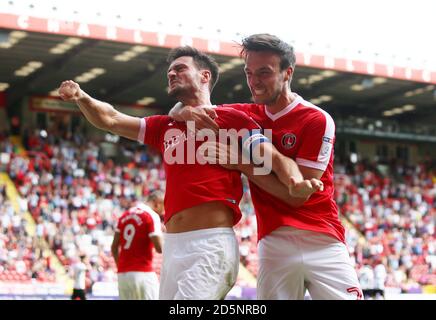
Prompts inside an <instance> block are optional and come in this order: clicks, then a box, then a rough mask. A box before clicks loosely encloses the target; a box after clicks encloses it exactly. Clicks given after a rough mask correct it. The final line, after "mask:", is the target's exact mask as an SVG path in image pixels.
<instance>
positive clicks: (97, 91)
mask: <svg viewBox="0 0 436 320" xmlns="http://www.w3.org/2000/svg"><path fill="white" fill-rule="evenodd" d="M434 12H436V4H435V3H434V2H432V1H425V0H415V1H406V0H404V1H403V0H400V1H395V2H390V1H385V2H381V1H357V0H356V1H347V2H345V1H338V0H333V1H328V2H327V1H315V0H305V1H286V2H285V1H278V0H269V1H268V2H265V1H254V0H252V1H250V3H249V4H248V3H245V1H244V2H242V1H241V2H237V1H228V0H222V1H220V2H219V3H218V2H216V3H215V2H205V1H203V2H198V1H193V0H185V1H183V2H181V1H169V0H160V1H158V2H155V1H153V2H151V1H147V2H141V1H133V0H123V1H122V2H120V1H83V0H75V1H73V2H71V3H70V2H66V1H60V0H58V1H55V0H46V1H35V0H33V1H31V0H30V1H27V0H9V1H8V0H2V1H1V2H0V299H26V298H28V299H68V298H69V296H70V294H71V291H72V266H73V265H74V264H75V263H76V262H77V261H78V259H79V255H81V254H85V255H86V256H87V264H88V266H89V271H88V272H87V277H86V279H87V282H86V283H87V290H88V296H89V298H91V299H116V298H117V296H118V292H117V283H116V280H117V277H116V266H115V263H114V261H113V258H112V256H111V254H110V244H111V241H112V237H113V233H114V225H115V223H116V220H117V218H118V217H119V215H120V214H121V213H122V212H123V211H124V210H125V209H126V208H127V207H128V206H130V204H131V203H132V201H134V200H136V199H144V198H145V197H146V196H147V195H148V193H149V192H150V191H151V190H155V189H162V190H164V189H165V173H164V171H163V168H162V162H161V158H160V156H158V155H157V154H155V153H153V151H152V150H149V149H148V148H147V147H146V146H140V145H138V144H137V143H133V142H130V141H127V140H125V139H123V138H120V137H118V136H114V135H111V134H107V133H104V132H101V131H99V130H97V129H95V128H94V127H92V126H91V125H89V124H88V122H87V121H86V119H85V118H84V117H82V115H81V113H80V112H79V110H78V108H77V107H76V106H75V105H72V104H70V103H66V102H63V101H62V100H60V99H59V98H58V95H57V88H58V87H59V85H60V83H61V82H62V81H63V80H67V79H72V80H75V81H76V82H78V83H79V84H80V86H81V87H82V89H84V90H85V91H86V92H88V93H89V94H90V95H92V96H94V97H96V98H98V99H101V100H104V101H107V102H109V103H111V104H113V105H114V106H115V107H116V108H117V109H118V110H120V111H122V112H125V113H128V114H131V115H135V116H141V117H142V116H147V115H152V114H166V113H167V112H168V110H169V109H170V108H171V107H172V106H173V105H174V103H175V101H173V100H171V99H170V98H168V96H167V94H166V86H167V83H166V70H167V64H166V62H165V59H166V55H167V54H168V52H169V50H170V49H171V48H173V47H177V46H180V45H192V46H194V47H196V48H198V49H200V50H203V51H206V52H208V53H210V54H211V55H213V56H214V57H215V58H216V60H217V61H218V63H219V65H220V72H221V76H220V81H219V83H218V84H217V86H216V88H215V90H214V92H213V94H212V103H216V104H220V103H231V102H250V101H251V95H250V91H249V89H248V87H247V86H246V83H245V76H244V73H243V60H241V59H240V58H239V49H238V45H237V44H238V43H240V42H241V40H242V39H243V38H244V37H245V36H248V35H250V34H253V33H265V32H268V33H272V34H275V35H277V36H279V37H281V38H282V39H284V40H286V41H288V42H289V43H290V44H292V45H293V46H294V48H295V50H296V54H297V67H296V70H295V73H294V77H293V83H292V90H293V91H295V92H296V93H298V94H300V95H301V96H303V97H304V98H305V99H306V100H308V101H311V102H312V103H314V104H316V105H319V106H320V107H322V108H323V109H324V110H326V111H327V112H329V113H330V114H331V115H332V117H333V119H334V120H335V122H336V135H337V141H336V144H335V187H336V201H337V204H338V207H339V210H340V215H341V219H342V221H343V223H344V225H345V226H346V229H347V234H346V240H347V245H348V247H349V250H350V255H351V256H352V259H353V263H354V264H355V268H356V270H357V272H358V275H359V279H360V281H361V285H362V288H363V289H364V290H365V293H366V298H367V299H381V298H382V297H381V295H380V294H379V293H380V290H381V291H384V298H385V299H436V253H435V245H436V241H435V235H434V226H435V220H436V214H435V213H436V167H435V164H436V163H435V162H436V148H435V146H436V126H435V123H436V115H435V111H436V42H435V41H434V33H435V31H436V30H435V27H434V20H432V19H434V18H433V17H432V15H434ZM431 39H433V40H431ZM241 208H242V211H243V219H242V221H241V222H240V223H239V224H238V225H237V227H236V232H237V235H238V238H239V240H240V254H241V267H240V273H239V278H238V281H237V284H236V286H235V287H234V288H233V289H232V291H231V292H230V293H229V295H228V299H254V298H255V297H256V289H255V288H256V274H257V248H256V242H257V235H256V217H255V215H254V212H253V207H252V204H251V198H250V193H249V190H248V187H247V184H246V183H245V193H244V198H243V201H242V202H241ZM156 257H157V258H156V259H155V267H156V268H157V270H158V272H159V270H160V263H161V257H160V256H159V255H156ZM308 298H309V297H308Z"/></svg>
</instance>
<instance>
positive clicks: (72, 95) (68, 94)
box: [59, 80, 84, 102]
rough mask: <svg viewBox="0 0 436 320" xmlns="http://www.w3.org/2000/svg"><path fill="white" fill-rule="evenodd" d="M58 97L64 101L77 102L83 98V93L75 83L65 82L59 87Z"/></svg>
mask: <svg viewBox="0 0 436 320" xmlns="http://www.w3.org/2000/svg"><path fill="white" fill-rule="evenodd" d="M59 96H60V97H61V98H62V99H63V100H65V101H71V102H77V100H79V99H80V98H82V97H83V96H84V93H83V91H82V89H80V86H79V85H78V84H77V83H76V82H74V81H72V80H67V81H64V82H62V84H61V86H60V87H59Z"/></svg>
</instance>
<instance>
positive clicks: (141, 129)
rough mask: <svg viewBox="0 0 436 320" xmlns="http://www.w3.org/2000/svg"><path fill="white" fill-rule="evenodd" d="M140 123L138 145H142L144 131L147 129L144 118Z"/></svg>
mask: <svg viewBox="0 0 436 320" xmlns="http://www.w3.org/2000/svg"><path fill="white" fill-rule="evenodd" d="M140 123H141V127H140V128H139V133H138V138H137V140H138V142H139V143H142V144H143V143H144V139H145V129H146V127H147V123H146V121H145V118H142V119H141V122H140Z"/></svg>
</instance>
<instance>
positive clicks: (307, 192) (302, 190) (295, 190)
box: [289, 177, 324, 198]
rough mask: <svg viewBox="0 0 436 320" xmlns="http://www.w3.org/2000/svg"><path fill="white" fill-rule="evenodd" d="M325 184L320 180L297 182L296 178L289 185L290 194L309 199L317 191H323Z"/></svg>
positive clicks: (292, 178)
mask: <svg viewBox="0 0 436 320" xmlns="http://www.w3.org/2000/svg"><path fill="white" fill-rule="evenodd" d="M323 190H324V184H323V183H322V181H320V180H318V179H315V178H313V179H310V180H309V179H305V180H302V181H297V180H296V179H295V178H294V177H291V182H290V184H289V194H290V195H291V196H292V197H296V198H309V197H310V196H311V195H312V194H313V193H315V192H317V191H323Z"/></svg>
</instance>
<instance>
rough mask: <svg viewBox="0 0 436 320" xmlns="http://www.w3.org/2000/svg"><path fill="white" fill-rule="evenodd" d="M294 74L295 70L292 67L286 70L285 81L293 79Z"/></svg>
mask: <svg viewBox="0 0 436 320" xmlns="http://www.w3.org/2000/svg"><path fill="white" fill-rule="evenodd" d="M293 73H294V69H293V68H292V67H289V68H287V69H286V70H285V81H289V80H290V79H292V75H293Z"/></svg>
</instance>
